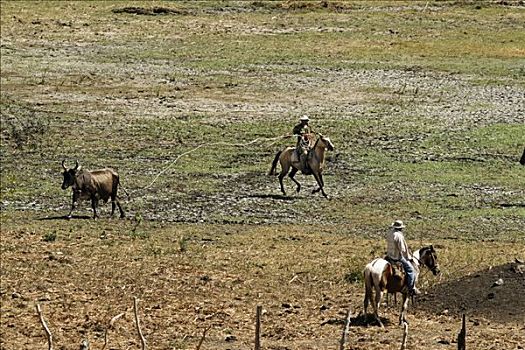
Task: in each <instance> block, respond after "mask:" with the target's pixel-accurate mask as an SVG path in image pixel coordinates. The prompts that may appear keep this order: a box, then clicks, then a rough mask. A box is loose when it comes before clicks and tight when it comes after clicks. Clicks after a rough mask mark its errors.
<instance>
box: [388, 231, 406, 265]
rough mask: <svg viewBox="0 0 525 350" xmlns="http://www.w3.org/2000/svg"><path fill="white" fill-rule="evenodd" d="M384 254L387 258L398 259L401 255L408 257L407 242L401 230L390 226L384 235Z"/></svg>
mask: <svg viewBox="0 0 525 350" xmlns="http://www.w3.org/2000/svg"><path fill="white" fill-rule="evenodd" d="M386 243H387V246H386V254H387V256H388V257H389V258H391V259H395V260H399V259H400V258H401V257H404V258H405V259H410V258H411V257H410V252H409V250H408V245H407V242H406V241H405V236H403V232H401V231H400V230H397V229H395V228H392V229H391V230H390V231H389V232H388V233H387V235H386Z"/></svg>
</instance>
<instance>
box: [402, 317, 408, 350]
mask: <svg viewBox="0 0 525 350" xmlns="http://www.w3.org/2000/svg"><path fill="white" fill-rule="evenodd" d="M407 338H408V323H406V322H403V341H402V342H401V350H406V348H407Z"/></svg>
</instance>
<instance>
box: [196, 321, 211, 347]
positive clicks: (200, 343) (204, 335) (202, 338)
mask: <svg viewBox="0 0 525 350" xmlns="http://www.w3.org/2000/svg"><path fill="white" fill-rule="evenodd" d="M210 329H211V326H208V327H207V328H206V329H205V330H204V331H203V332H202V337H201V340H199V344H197V347H196V348H195V350H200V348H201V345H202V343H204V338H206V333H207V332H208V331H209V330H210Z"/></svg>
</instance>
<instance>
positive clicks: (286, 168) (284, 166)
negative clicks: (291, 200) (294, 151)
mask: <svg viewBox="0 0 525 350" xmlns="http://www.w3.org/2000/svg"><path fill="white" fill-rule="evenodd" d="M289 170H290V165H288V164H284V162H281V172H280V173H279V184H280V185H281V192H282V193H283V195H285V196H286V191H285V190H284V184H283V179H284V177H285V176H286V174H288V171H289Z"/></svg>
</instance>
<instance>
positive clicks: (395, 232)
mask: <svg viewBox="0 0 525 350" xmlns="http://www.w3.org/2000/svg"><path fill="white" fill-rule="evenodd" d="M404 228H405V225H404V224H403V221H401V220H396V221H395V222H394V223H393V224H392V226H391V228H390V230H389V231H388V234H387V236H386V242H387V253H386V260H388V261H391V262H393V263H394V264H395V263H397V262H399V263H401V265H402V266H403V270H404V271H405V273H406V276H407V286H408V293H409V294H410V295H417V294H420V292H419V290H418V289H417V288H416V286H415V285H416V278H415V273H414V268H413V267H412V264H411V263H410V260H411V259H413V258H412V256H411V254H410V251H409V249H408V245H407V242H406V241H405V236H404V235H403V229H404Z"/></svg>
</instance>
